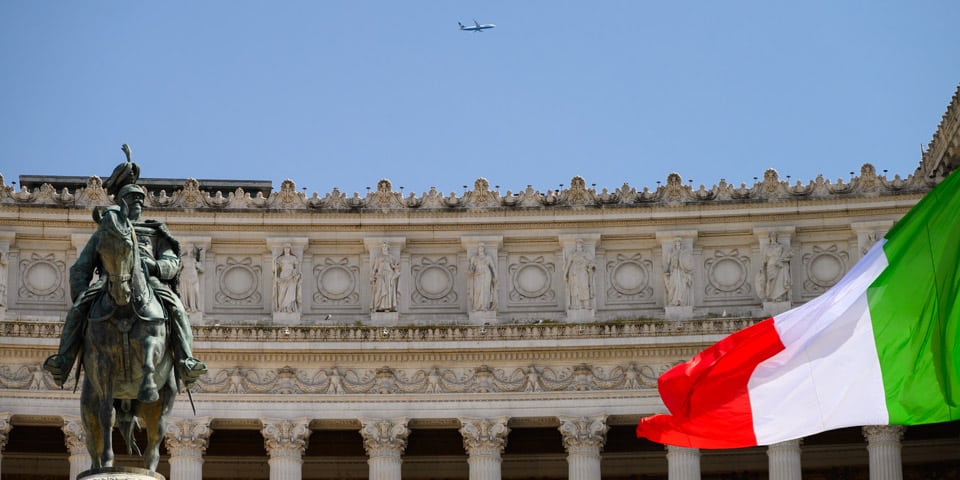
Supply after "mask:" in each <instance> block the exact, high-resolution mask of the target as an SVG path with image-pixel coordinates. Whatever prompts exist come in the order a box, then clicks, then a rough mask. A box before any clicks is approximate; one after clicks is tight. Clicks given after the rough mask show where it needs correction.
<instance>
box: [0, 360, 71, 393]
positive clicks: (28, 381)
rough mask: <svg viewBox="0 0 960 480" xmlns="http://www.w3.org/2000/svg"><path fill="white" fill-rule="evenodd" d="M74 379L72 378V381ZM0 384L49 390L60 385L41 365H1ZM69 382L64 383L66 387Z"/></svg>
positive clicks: (18, 387) (7, 386)
mask: <svg viewBox="0 0 960 480" xmlns="http://www.w3.org/2000/svg"><path fill="white" fill-rule="evenodd" d="M72 382H73V379H70V382H68V383H72ZM0 386H2V387H3V388H9V389H19V390H48V389H54V388H60V387H58V386H57V385H56V384H55V383H54V382H53V378H52V377H50V376H49V375H46V371H45V370H43V369H42V368H40V366H39V365H4V366H0ZM66 386H67V383H65V384H64V388H66Z"/></svg>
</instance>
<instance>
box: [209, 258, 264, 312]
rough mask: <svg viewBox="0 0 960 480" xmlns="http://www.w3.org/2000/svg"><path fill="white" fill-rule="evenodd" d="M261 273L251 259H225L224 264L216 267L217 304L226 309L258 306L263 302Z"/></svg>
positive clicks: (259, 267) (258, 266) (260, 269)
mask: <svg viewBox="0 0 960 480" xmlns="http://www.w3.org/2000/svg"><path fill="white" fill-rule="evenodd" d="M261 272H262V268H261V266H260V265H259V263H254V261H253V258H251V257H245V258H241V259H237V258H234V257H227V260H226V262H225V263H223V264H221V265H217V294H216V301H217V303H218V304H219V305H222V306H227V307H238V306H251V305H259V304H260V303H261V302H262V301H263V295H262V294H261V293H260V274H261Z"/></svg>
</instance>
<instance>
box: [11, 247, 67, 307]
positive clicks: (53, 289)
mask: <svg viewBox="0 0 960 480" xmlns="http://www.w3.org/2000/svg"><path fill="white" fill-rule="evenodd" d="M65 270H66V262H64V261H63V260H60V259H59V258H57V255H56V254H54V253H50V254H46V255H41V254H39V253H31V254H30V256H29V257H27V258H24V259H22V260H20V288H19V289H18V290H17V296H18V297H19V298H20V300H23V301H32V302H52V303H59V302H62V301H63V300H64V299H65V298H66V289H65V288H64V286H63V277H64V271H65Z"/></svg>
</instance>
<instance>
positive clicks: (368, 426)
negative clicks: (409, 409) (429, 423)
mask: <svg viewBox="0 0 960 480" xmlns="http://www.w3.org/2000/svg"><path fill="white" fill-rule="evenodd" d="M407 422H409V419H408V418H406V417H403V418H395V419H390V420H386V419H380V418H361V419H360V425H361V426H360V435H361V436H362V437H363V449H364V450H366V451H367V456H369V457H383V456H389V457H397V458H399V457H400V455H401V454H402V453H403V450H404V449H406V448H407V437H409V436H410V427H409V426H408V425H407Z"/></svg>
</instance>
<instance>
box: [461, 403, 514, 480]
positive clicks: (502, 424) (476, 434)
mask: <svg viewBox="0 0 960 480" xmlns="http://www.w3.org/2000/svg"><path fill="white" fill-rule="evenodd" d="M507 420H509V418H508V417H496V418H461V419H460V434H461V435H463V448H464V449H466V450H467V455H469V458H468V459H467V463H468V464H469V465H470V480H500V463H501V457H500V456H501V455H502V454H503V449H504V448H505V447H506V446H507V434H509V433H510V428H509V427H507Z"/></svg>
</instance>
